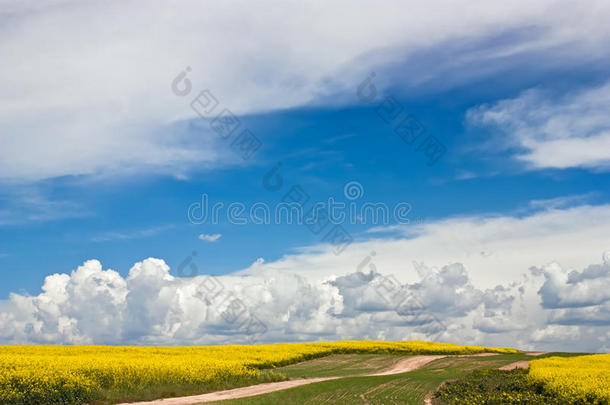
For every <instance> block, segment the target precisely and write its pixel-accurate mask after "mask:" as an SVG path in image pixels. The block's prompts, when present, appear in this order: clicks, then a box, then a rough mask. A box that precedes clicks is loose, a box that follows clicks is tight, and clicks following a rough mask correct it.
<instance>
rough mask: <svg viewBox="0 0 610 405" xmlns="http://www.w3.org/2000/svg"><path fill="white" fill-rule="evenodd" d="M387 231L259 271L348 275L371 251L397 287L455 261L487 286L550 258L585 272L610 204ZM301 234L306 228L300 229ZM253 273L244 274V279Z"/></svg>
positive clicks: (608, 221) (608, 242)
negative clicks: (420, 266) (422, 266)
mask: <svg viewBox="0 0 610 405" xmlns="http://www.w3.org/2000/svg"><path fill="white" fill-rule="evenodd" d="M382 229H383V228H380V229H378V231H381V230H382ZM386 229H387V231H388V232H386V233H382V232H376V233H374V234H372V235H374V236H376V237H370V235H366V236H367V237H366V238H363V237H362V236H359V235H355V236H357V237H356V240H357V242H354V243H352V244H351V245H350V246H349V247H348V248H347V249H346V250H345V251H344V252H343V253H342V254H341V255H340V256H336V255H335V254H334V253H333V252H332V249H331V248H332V247H331V246H327V245H318V246H310V247H306V248H303V249H302V250H301V252H300V253H299V254H291V255H286V256H285V257H283V258H281V259H279V260H277V261H275V262H268V263H264V264H263V265H262V268H270V269H274V270H278V271H283V272H286V273H294V274H299V275H305V276H307V277H318V278H323V277H326V276H328V275H329V274H330V275H336V276H339V275H342V274H347V273H351V272H353V271H354V269H355V268H356V266H358V264H359V263H361V262H362V261H363V259H364V258H365V257H367V256H368V255H369V254H370V252H371V251H375V252H376V256H375V265H376V267H377V269H379V271H380V272H383V273H386V272H390V273H393V274H394V275H395V276H396V277H397V278H398V279H400V280H401V281H402V282H415V281H417V280H418V279H419V278H418V275H417V272H416V269H415V267H414V266H413V262H414V261H415V262H425V263H426V264H427V265H428V266H431V267H436V268H442V267H443V266H445V265H447V264H448V263H456V262H458V263H462V264H463V265H464V266H465V267H466V268H467V269H468V273H469V275H470V277H471V278H472V279H473V280H474V282H475V283H476V285H477V286H479V287H483V288H494V287H495V286H496V285H497V284H508V283H510V282H513V281H515V280H516V279H517V278H518V277H520V275H521V274H522V273H524V272H527V270H528V269H529V268H530V267H531V266H536V267H542V266H545V265H547V264H548V263H549V262H553V261H555V262H557V263H561V264H562V266H565V267H566V268H584V267H586V266H587V265H588V264H589V263H590V262H591V258H593V257H599V254H600V252H604V251H606V250H609V248H610V235H609V234H608V229H610V205H609V204H606V205H597V206H591V205H579V206H575V207H570V208H565V209H547V210H543V211H537V212H534V213H532V212H529V214H528V215H519V216H510V215H479V216H463V217H454V218H447V219H441V220H437V221H429V222H426V223H424V224H419V225H412V224H408V225H401V226H393V227H388V228H386ZM348 231H350V229H349V228H348ZM303 232H308V231H307V229H306V228H303ZM377 235H383V236H384V237H381V236H377ZM257 271H259V269H258V268H256V269H250V270H245V274H256V272H257Z"/></svg>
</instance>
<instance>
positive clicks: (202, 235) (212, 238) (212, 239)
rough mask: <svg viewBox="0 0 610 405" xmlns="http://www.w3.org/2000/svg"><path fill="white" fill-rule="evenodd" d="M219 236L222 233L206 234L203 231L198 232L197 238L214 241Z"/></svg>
mask: <svg viewBox="0 0 610 405" xmlns="http://www.w3.org/2000/svg"><path fill="white" fill-rule="evenodd" d="M221 236H222V234H220V233H214V234H210V235H206V234H205V233H201V234H199V240H202V241H205V242H210V243H214V242H216V241H217V240H218V239H220V237H221Z"/></svg>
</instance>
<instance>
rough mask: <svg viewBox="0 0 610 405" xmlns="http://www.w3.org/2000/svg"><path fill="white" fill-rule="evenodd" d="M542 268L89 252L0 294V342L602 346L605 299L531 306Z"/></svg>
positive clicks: (581, 276) (573, 287)
mask: <svg viewBox="0 0 610 405" xmlns="http://www.w3.org/2000/svg"><path fill="white" fill-rule="evenodd" d="M595 266H596V265H592V266H590V267H588V268H587V269H585V270H584V271H582V272H580V273H578V274H575V275H574V276H573V277H572V279H573V280H581V281H580V282H582V280H585V279H587V280H588V279H590V276H592V274H593V273H595V271H591V270H589V269H591V268H595ZM547 267H548V268H547V269H546V270H544V271H538V272H537V274H534V275H533V276H529V275H527V274H524V275H523V277H522V278H521V279H520V280H516V281H514V282H513V283H510V284H508V285H498V286H496V287H494V288H491V289H480V288H478V287H476V286H475V285H474V284H473V283H472V281H471V279H470V277H469V274H468V271H467V269H466V268H465V267H464V266H463V265H462V264H460V263H453V264H448V265H446V266H443V267H442V268H441V269H433V268H429V267H427V266H425V265H423V264H418V277H419V279H418V280H417V281H416V282H413V283H405V284H402V283H400V282H397V281H396V279H395V278H394V277H392V276H391V275H388V274H382V273H380V272H378V271H377V270H376V269H374V268H370V271H368V272H359V271H352V272H350V273H348V274H344V275H341V276H338V277H327V278H324V279H318V278H306V277H303V276H299V275H296V274H286V273H284V272H282V271H277V270H273V269H270V268H265V267H264V266H263V261H262V260H258V261H257V262H256V263H254V264H253V265H252V268H255V269H257V270H258V274H257V275H245V274H241V275H238V274H230V275H225V276H219V277H211V276H205V275H201V276H196V277H191V278H180V277H174V276H172V275H171V274H170V268H169V266H167V264H166V263H165V262H164V261H163V260H160V259H154V258H149V259H146V260H144V261H142V262H139V263H136V264H135V265H134V266H133V267H132V268H131V270H130V271H129V274H128V275H127V276H126V277H122V276H121V275H120V274H119V273H117V272H116V271H114V270H110V269H103V267H102V265H101V263H100V262H99V261H97V260H89V261H87V262H85V263H83V264H82V265H81V266H79V267H78V268H77V269H76V270H74V271H72V273H71V274H54V275H51V276H48V277H47V278H46V279H45V281H44V284H43V286H42V292H41V293H40V294H38V295H36V296H27V295H22V294H11V296H10V298H9V300H8V301H5V302H0V342H2V343H71V344H77V343H78V344H83V343H102V344H103V343H106V344H109V343H111V344H119V343H123V344H166V345H173V344H214V343H239V342H241V343H247V342H252V341H258V342H279V341H317V340H336V339H398V340H400V339H434V340H439V341H451V342H456V343H464V344H486V345H504V346H518V347H520V348H526V349H528V348H532V349H534V348H538V349H545V350H553V349H556V348H565V347H571V348H572V349H573V350H574V349H578V350H589V351H596V350H601V348H603V347H604V344H605V343H604V341H603V340H600V339H597V338H594V337H593V336H595V337H599V336H606V335H608V333H609V331H608V323H607V322H599V320H600V319H606V320H607V311H608V305H607V303H603V304H601V305H594V304H591V303H590V302H587V304H590V305H587V307H586V308H587V311H589V315H586V316H585V315H584V314H583V313H579V314H577V313H568V312H566V313H563V314H561V316H558V314H557V313H556V312H555V311H556V309H553V308H551V309H547V308H546V307H545V305H544V304H543V305H540V302H541V300H540V298H542V302H544V300H545V298H544V297H545V296H546V295H547V294H548V292H547V290H548V289H547V288H546V287H544V286H545V285H546V284H547V283H548V280H549V278H548V277H550V275H551V274H555V273H553V272H555V270H552V269H555V267H556V265H555V264H552V265H549V266H547ZM549 269H551V270H549ZM534 273H536V272H534ZM595 274H597V273H595ZM542 278H544V280H542ZM576 283H578V281H577V282H575V283H572V284H570V283H568V282H567V281H565V282H564V283H563V284H562V288H563V289H565V292H564V295H565V296H572V295H574V296H579V294H580V289H581V287H579V286H578V285H577V284H576ZM541 287H542V288H541ZM536 298H537V300H536ZM579 302H580V301H579ZM579 308H580V307H579ZM572 309H573V308H570V309H568V310H569V311H571V310H572ZM592 334H593V335H592ZM583 336H584V338H583ZM583 342H584V343H583ZM577 344H579V346H578V347H577V346H576V345H577Z"/></svg>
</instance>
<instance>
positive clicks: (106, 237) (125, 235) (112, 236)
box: [91, 225, 174, 242]
mask: <svg viewBox="0 0 610 405" xmlns="http://www.w3.org/2000/svg"><path fill="white" fill-rule="evenodd" d="M172 228H174V225H161V226H153V227H149V228H144V229H132V230H126V231H109V232H103V233H100V234H98V235H95V236H93V237H92V238H91V241H92V242H109V241H113V240H128V239H139V238H148V237H150V236H154V235H158V234H159V233H161V232H165V231H167V230H168V229H172Z"/></svg>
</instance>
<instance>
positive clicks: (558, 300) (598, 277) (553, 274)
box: [532, 254, 610, 308]
mask: <svg viewBox="0 0 610 405" xmlns="http://www.w3.org/2000/svg"><path fill="white" fill-rule="evenodd" d="M605 255H606V254H604V256H605ZM532 273H533V274H541V275H543V276H544V278H545V282H544V284H543V285H542V287H541V288H540V291H539V294H540V296H541V298H542V305H543V306H544V307H545V308H580V307H590V306H593V305H600V304H604V303H608V302H609V301H610V291H609V290H608V288H607V286H608V285H610V263H603V264H594V265H591V266H588V267H587V268H585V269H584V270H583V271H582V272H579V271H577V270H572V271H568V270H567V269H564V268H562V267H561V266H560V265H559V264H557V263H551V264H549V265H547V266H544V267H542V268H533V269H532Z"/></svg>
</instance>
